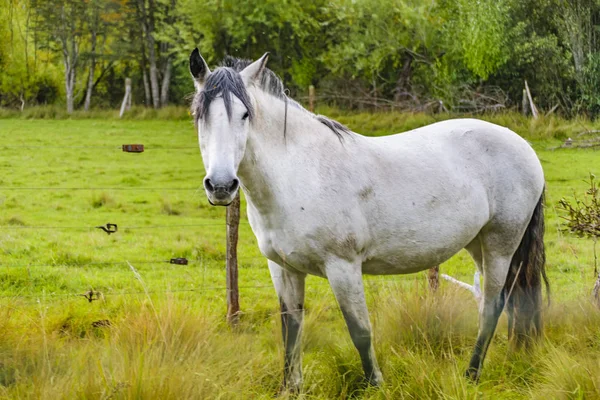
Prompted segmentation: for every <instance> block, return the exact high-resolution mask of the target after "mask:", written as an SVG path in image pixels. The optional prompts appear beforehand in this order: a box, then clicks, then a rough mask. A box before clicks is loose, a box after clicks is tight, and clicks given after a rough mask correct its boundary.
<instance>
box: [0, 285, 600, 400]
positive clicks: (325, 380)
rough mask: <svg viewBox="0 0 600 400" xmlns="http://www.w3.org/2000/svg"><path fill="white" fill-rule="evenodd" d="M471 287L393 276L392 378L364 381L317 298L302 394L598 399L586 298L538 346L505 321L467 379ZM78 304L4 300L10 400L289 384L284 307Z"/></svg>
mask: <svg viewBox="0 0 600 400" xmlns="http://www.w3.org/2000/svg"><path fill="white" fill-rule="evenodd" d="M469 296H470V294H468V293H463V292H459V291H457V290H456V289H454V288H452V287H448V286H446V287H444V288H443V289H442V290H441V291H440V292H439V293H437V294H435V295H434V294H431V293H428V292H427V291H426V290H417V291H416V292H415V291H411V290H406V288H404V289H403V288H401V287H395V286H393V285H392V286H385V287H384V288H382V289H381V290H379V292H378V293H377V300H376V301H374V299H375V298H372V299H371V300H370V303H371V304H370V308H371V310H372V321H373V326H374V337H375V343H376V351H377V355H378V358H379V360H380V363H381V366H382V369H383V373H384V376H385V378H386V384H385V386H384V387H383V388H380V389H377V388H371V387H367V386H366V385H365V383H364V380H363V378H362V371H361V366H360V360H359V359H358V355H357V353H356V351H355V350H354V348H353V346H352V344H351V341H350V339H349V335H348V333H347V332H346V328H345V326H344V323H343V321H342V318H341V315H340V312H339V310H338V309H337V307H336V306H335V304H332V303H330V302H329V300H328V299H325V298H323V299H322V300H317V301H316V302H312V303H311V302H309V303H308V305H307V313H306V325H305V331H304V344H303V354H304V375H305V386H304V392H303V393H302V394H301V396H300V397H301V398H307V399H331V398H369V399H370V398H373V399H439V398H445V399H464V398H523V399H524V398H545V399H549V398H553V399H554V398H561V399H562V398H564V399H573V398H586V399H588V398H599V397H600V386H599V384H600V382H599V376H600V374H599V373H598V372H599V370H598V367H600V365H599V364H600V361H599V360H600V345H599V344H598V343H599V342H598V335H599V332H600V315H599V313H598V311H597V310H596V309H595V308H593V306H592V305H591V303H588V302H587V301H585V300H584V301H577V302H573V303H572V304H563V305H562V306H558V305H555V306H552V308H550V309H549V310H548V311H547V312H546V317H547V322H546V326H547V330H546V332H547V333H546V338H545V340H544V342H543V343H542V344H541V345H539V346H537V347H536V348H534V349H531V350H530V351H529V352H519V353H516V352H511V351H510V350H509V349H508V348H509V347H508V346H507V343H506V340H507V337H506V323H505V321H504V319H503V320H502V321H501V323H500V326H499V329H498V332H497V334H496V337H495V339H494V342H493V344H492V346H491V350H490V353H489V355H488V359H487V361H486V365H485V368H484V373H483V376H482V380H481V383H480V384H479V385H473V384H471V383H469V382H468V381H467V380H465V379H464V378H463V371H464V369H465V368H466V366H467V362H468V358H469V355H470V351H471V348H472V345H473V343H474V339H475V336H476V324H477V312H476V304H475V302H474V301H473V299H471V298H470V297H469ZM79 301H80V300H78V302H77V303H71V302H68V301H67V302H66V303H65V304H64V306H63V307H56V306H51V305H50V304H49V303H48V304H44V301H43V300H42V301H41V302H40V303H39V304H33V305H29V306H25V305H23V304H18V302H17V301H16V300H15V302H11V301H8V302H5V303H4V304H3V306H2V308H1V309H0V352H1V355H2V357H1V362H2V368H1V369H0V384H1V385H0V395H1V396H2V397H5V398H40V399H73V398H81V399H108V398H111V399H247V398H264V399H267V398H272V396H274V395H275V394H276V393H277V392H278V389H279V384H280V379H281V369H282V349H281V345H280V330H279V329H280V328H279V318H278V315H277V312H276V310H272V311H271V310H259V311H258V312H256V313H250V314H246V315H243V316H242V319H241V323H240V326H238V327H237V328H235V329H231V328H230V327H229V326H227V324H226V323H225V320H224V318H223V315H222V314H221V313H219V312H216V310H213V309H211V308H210V305H207V304H204V303H202V302H198V301H190V300H189V299H180V298H178V297H176V296H174V295H170V296H157V297H154V298H152V301H150V298H148V297H146V296H143V295H142V296H140V297H137V298H133V299H132V298H122V299H120V300H114V299H113V300H111V301H110V302H109V301H106V300H105V301H104V302H101V303H97V304H95V306H96V307H97V308H98V310H97V312H96V313H89V312H86V308H84V307H82V306H81V304H80V303H79ZM153 305H154V307H153ZM105 320H106V321H109V323H106V322H103V321H105ZM99 322H100V323H99ZM108 324H110V325H108ZM94 325H96V326H94ZM98 325H100V326H98ZM283 397H284V398H286V397H287V395H284V396H283Z"/></svg>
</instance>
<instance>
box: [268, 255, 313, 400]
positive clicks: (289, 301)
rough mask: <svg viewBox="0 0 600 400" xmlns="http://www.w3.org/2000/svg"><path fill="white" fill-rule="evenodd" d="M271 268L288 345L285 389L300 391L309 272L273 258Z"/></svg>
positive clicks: (286, 344)
mask: <svg viewBox="0 0 600 400" xmlns="http://www.w3.org/2000/svg"><path fill="white" fill-rule="evenodd" d="M269 271H270V272H271V279H272V280H273V284H274V285H275V290H276V291H277V295H278V296H279V304H280V307H281V331H282V334H283V346H284V348H285V361H284V370H283V388H282V389H283V390H291V391H293V392H297V391H299V390H300V388H301V386H302V357H301V353H300V336H301V334H302V320H303V317H304V279H305V277H306V274H301V273H295V272H291V271H288V270H285V269H283V268H281V267H280V266H279V265H278V264H276V263H274V262H272V261H269Z"/></svg>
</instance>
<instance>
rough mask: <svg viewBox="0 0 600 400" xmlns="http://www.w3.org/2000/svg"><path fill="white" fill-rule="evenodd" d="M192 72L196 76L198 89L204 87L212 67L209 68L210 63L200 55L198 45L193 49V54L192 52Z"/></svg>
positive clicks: (195, 83) (195, 81)
mask: <svg viewBox="0 0 600 400" xmlns="http://www.w3.org/2000/svg"><path fill="white" fill-rule="evenodd" d="M190 72H191V74H192V77H193V78H194V85H195V86H196V89H197V90H200V89H202V85H203V84H204V81H205V80H206V78H207V77H208V75H209V74H210V69H208V65H207V64H206V61H204V58H202V56H201V55H200V51H198V48H197V47H196V48H195V49H194V51H192V54H190Z"/></svg>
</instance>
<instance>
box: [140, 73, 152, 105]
mask: <svg viewBox="0 0 600 400" xmlns="http://www.w3.org/2000/svg"><path fill="white" fill-rule="evenodd" d="M142 80H143V81H144V97H145V99H146V103H145V105H146V107H149V106H150V104H152V99H151V98H150V84H149V83H148V71H146V67H145V66H144V68H143V69H142Z"/></svg>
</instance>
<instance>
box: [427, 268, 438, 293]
mask: <svg viewBox="0 0 600 400" xmlns="http://www.w3.org/2000/svg"><path fill="white" fill-rule="evenodd" d="M427 281H428V282H429V289H431V291H432V292H436V291H437V290H438V287H440V266H439V265H436V266H435V267H433V268H429V270H428V271H427Z"/></svg>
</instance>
